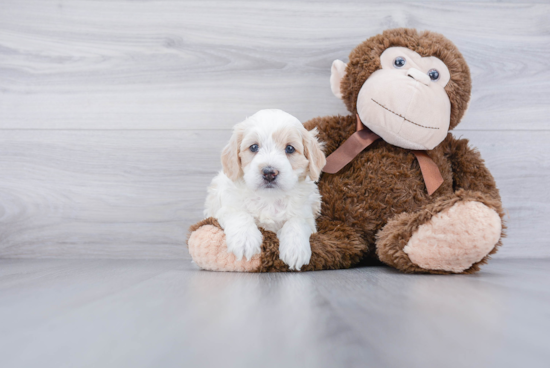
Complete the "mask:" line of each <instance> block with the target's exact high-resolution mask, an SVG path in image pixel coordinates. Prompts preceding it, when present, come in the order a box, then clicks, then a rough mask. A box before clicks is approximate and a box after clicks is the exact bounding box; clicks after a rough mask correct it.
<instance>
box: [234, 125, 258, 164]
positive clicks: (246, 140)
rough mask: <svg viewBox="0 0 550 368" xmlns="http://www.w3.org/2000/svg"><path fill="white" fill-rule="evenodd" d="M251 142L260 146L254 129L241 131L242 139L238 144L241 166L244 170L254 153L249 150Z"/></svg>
mask: <svg viewBox="0 0 550 368" xmlns="http://www.w3.org/2000/svg"><path fill="white" fill-rule="evenodd" d="M253 144H257V145H258V149H259V147H260V146H261V142H260V137H259V136H258V133H257V132H255V131H252V132H248V133H243V139H242V141H241V144H240V149H239V157H240V161H241V168H242V170H243V171H244V168H246V167H247V166H248V165H250V163H251V162H252V160H253V159H254V156H255V153H254V152H252V151H251V150H250V146H252V145H253Z"/></svg>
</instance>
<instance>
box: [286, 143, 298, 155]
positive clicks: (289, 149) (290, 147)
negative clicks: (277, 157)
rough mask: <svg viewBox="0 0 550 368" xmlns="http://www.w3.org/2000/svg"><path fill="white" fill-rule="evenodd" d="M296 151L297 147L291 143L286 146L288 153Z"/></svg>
mask: <svg viewBox="0 0 550 368" xmlns="http://www.w3.org/2000/svg"><path fill="white" fill-rule="evenodd" d="M294 151H296V149H295V148H294V147H292V146H291V145H290V144H289V145H288V146H286V148H285V152H286V153H288V154H291V153H294Z"/></svg>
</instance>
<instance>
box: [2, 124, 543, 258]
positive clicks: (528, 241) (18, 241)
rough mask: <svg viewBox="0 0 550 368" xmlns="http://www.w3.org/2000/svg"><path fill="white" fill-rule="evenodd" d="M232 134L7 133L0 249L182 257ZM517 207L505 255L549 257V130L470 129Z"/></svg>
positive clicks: (507, 199)
mask: <svg viewBox="0 0 550 368" xmlns="http://www.w3.org/2000/svg"><path fill="white" fill-rule="evenodd" d="M230 134H231V132H230V131H228V130H222V131H205V130H196V131H151V130H149V131H147V130H142V131H130V130H119V131H38V132H37V131H24V130H23V131H0V173H2V180H1V181H0V215H1V217H0V239H1V241H0V257H61V258H75V257H76V258H78V257H85V258H173V257H176V258H181V257H188V254H187V251H186V248H185V247H184V243H185V239H186V234H187V228H188V226H189V225H191V224H192V223H195V222H196V221H198V220H199V219H201V218H202V210H203V203H204V199H205V197H206V187H207V186H208V184H209V182H210V180H211V179H212V178H213V177H214V176H215V175H216V173H217V172H218V170H220V168H221V165H220V163H219V162H220V161H219V155H220V152H221V149H222V147H223V145H224V144H225V143H226V142H227V141H228V139H229V136H230ZM458 136H462V137H465V138H469V139H470V140H471V143H472V145H474V146H476V147H478V148H479V150H480V151H481V153H482V156H483V157H484V158H485V160H486V161H487V165H488V167H489V168H490V169H491V171H492V172H493V175H494V176H495V178H496V180H497V183H498V185H499V188H500V189H501V194H502V197H503V202H504V206H505V208H506V209H507V210H508V212H509V218H508V226H509V231H508V234H509V236H508V238H507V239H506V240H505V242H504V244H505V245H504V247H503V248H502V249H501V250H500V252H499V253H498V254H497V256H496V257H501V258H502V257H548V256H550V247H549V246H548V238H549V237H550V230H549V229H548V226H547V224H548V218H550V206H549V203H550V195H549V194H548V193H549V192H548V190H547V186H548V183H549V182H550V151H549V150H548V148H547V142H548V141H550V132H546V131H544V132H530V131H524V132H511V131H503V132H498V131H496V132H495V131H463V132H460V133H459V134H458Z"/></svg>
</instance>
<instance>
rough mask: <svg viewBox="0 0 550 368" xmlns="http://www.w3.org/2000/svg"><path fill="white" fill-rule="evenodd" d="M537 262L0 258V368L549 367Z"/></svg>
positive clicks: (549, 283) (545, 263)
mask: <svg viewBox="0 0 550 368" xmlns="http://www.w3.org/2000/svg"><path fill="white" fill-rule="evenodd" d="M549 305H550V260H542V259H541V260H506V259H497V260H494V261H493V262H491V263H490V264H489V265H487V266H486V267H485V268H484V269H483V270H482V271H481V272H480V273H479V274H477V275H468V276H450V277H447V276H442V277H441V276H429V275H403V274H399V273H397V272H396V271H394V270H392V269H390V268H384V267H369V268H358V269H352V270H340V271H325V272H315V273H304V274H297V273H293V274H290V273H282V274H262V275H259V274H236V273H231V274H228V273H215V272H207V271H199V270H198V269H197V268H195V266H193V265H192V264H191V263H189V262H181V261H179V260H174V261H170V260H155V261H153V260H149V261H146V260H15V259H12V260H0V357H1V361H2V364H1V365H2V367H10V368H18V367H43V368H49V367H52V368H53V367H55V368H62V367H71V368H72V367H102V368H107V367H117V368H124V367H133V368H138V367H222V366H223V367H252V366H254V367H377V368H378V367H425V368H429V367H446V368H454V367H469V368H472V367H483V368H491V367H495V368H506V367H529V368H538V367H548V361H549V360H550V350H549V349H548V347H549V346H550V345H549V344H550V333H549V331H550V314H549Z"/></svg>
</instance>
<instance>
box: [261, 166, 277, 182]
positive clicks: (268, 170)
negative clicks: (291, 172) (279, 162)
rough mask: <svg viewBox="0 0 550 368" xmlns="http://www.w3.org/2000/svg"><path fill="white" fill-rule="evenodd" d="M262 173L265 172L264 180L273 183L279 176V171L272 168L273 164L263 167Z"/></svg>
mask: <svg viewBox="0 0 550 368" xmlns="http://www.w3.org/2000/svg"><path fill="white" fill-rule="evenodd" d="M262 174H263V177H264V180H265V181H267V182H268V183H271V182H272V181H274V180H275V178H277V175H279V172H278V171H277V170H275V169H274V168H272V167H271V166H268V167H264V168H263V169H262Z"/></svg>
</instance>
